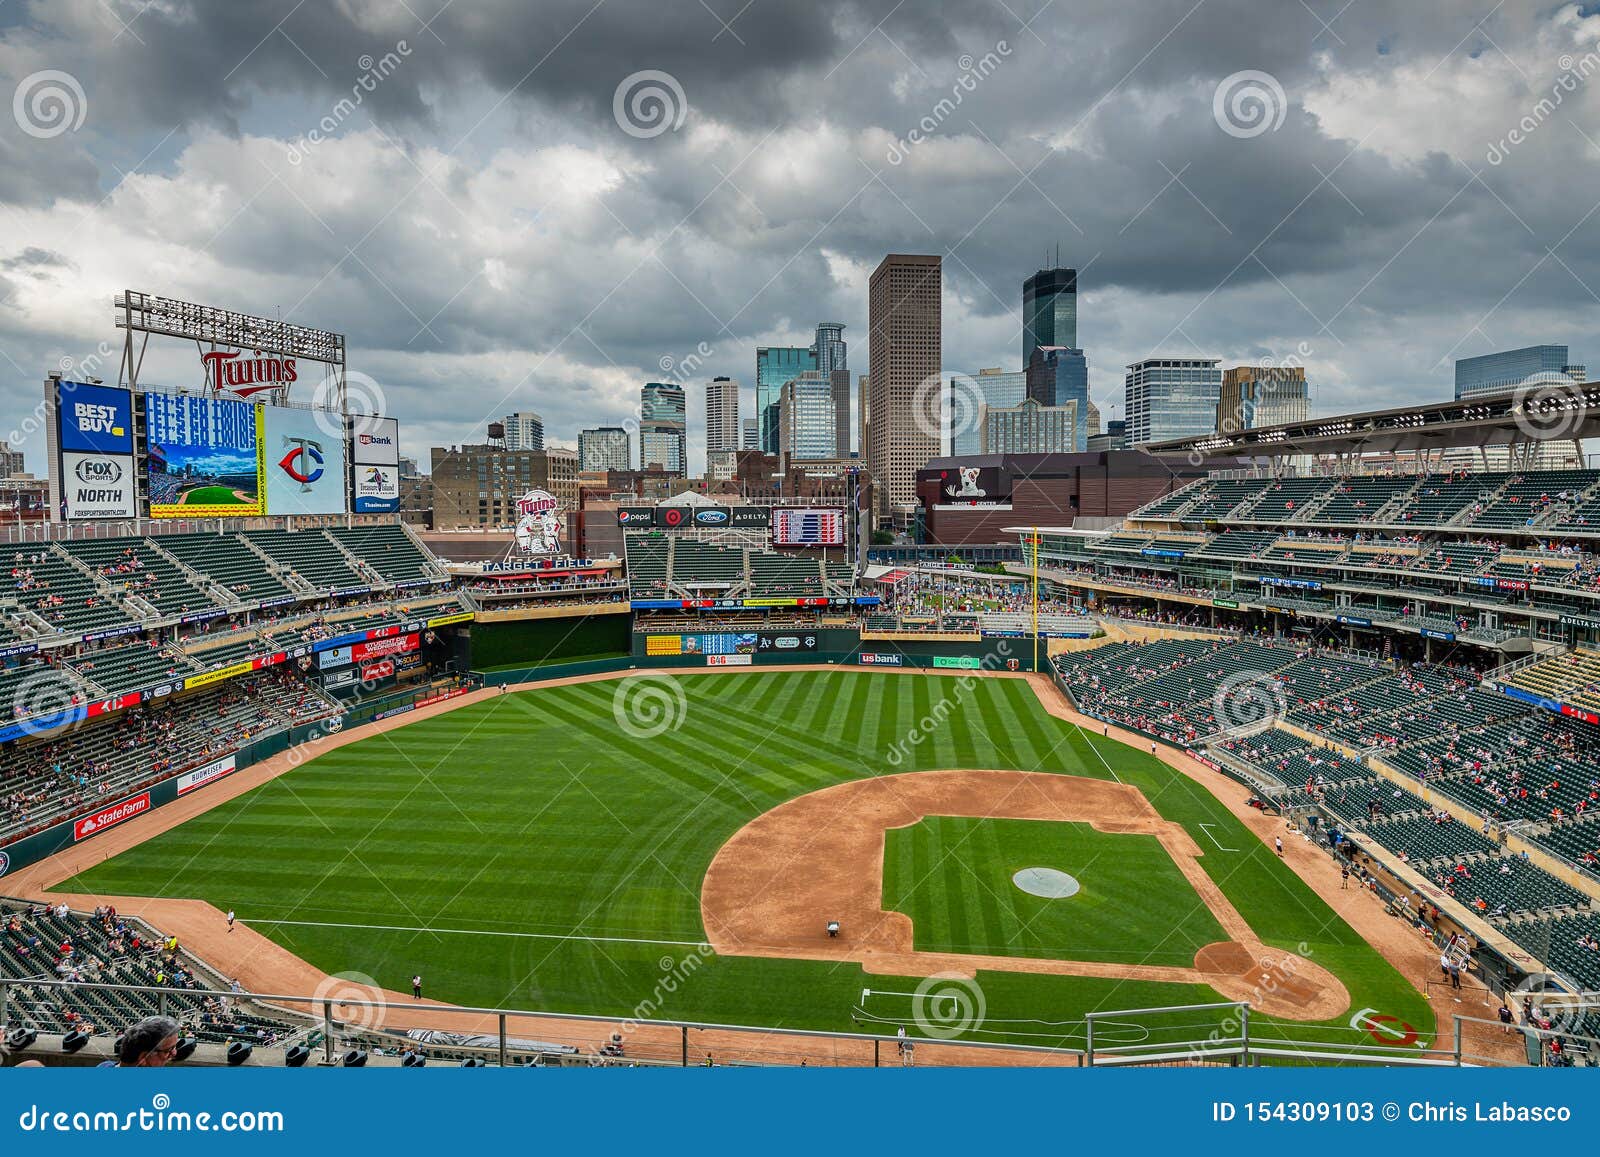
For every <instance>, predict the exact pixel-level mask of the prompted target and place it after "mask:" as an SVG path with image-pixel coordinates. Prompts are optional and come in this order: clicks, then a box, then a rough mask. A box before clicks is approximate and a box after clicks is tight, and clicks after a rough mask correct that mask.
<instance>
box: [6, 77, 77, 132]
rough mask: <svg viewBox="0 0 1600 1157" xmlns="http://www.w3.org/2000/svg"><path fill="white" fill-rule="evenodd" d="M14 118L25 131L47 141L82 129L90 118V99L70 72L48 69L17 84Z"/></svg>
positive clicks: (13, 105)
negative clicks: (85, 120) (87, 118)
mask: <svg viewBox="0 0 1600 1157" xmlns="http://www.w3.org/2000/svg"><path fill="white" fill-rule="evenodd" d="M11 115H12V117H13V118H14V119H15V120H16V122H17V127H18V128H19V129H21V130H22V131H23V132H25V133H27V134H28V135H29V136H30V137H34V138H36V139H38V140H41V141H47V140H50V139H51V138H53V137H59V136H61V135H62V134H63V133H75V132H77V131H78V130H79V129H81V128H82V127H83V122H84V119H85V118H86V117H87V116H88V115H89V98H88V97H87V96H85V95H84V92H83V85H81V84H79V83H78V78H77V77H75V76H73V75H72V74H71V73H70V72H62V71H61V70H60V69H57V68H46V69H44V70H42V71H40V72H35V73H30V74H29V75H27V76H25V77H23V78H22V80H21V81H19V82H18V83H17V88H16V91H15V92H13V93H12V94H11Z"/></svg>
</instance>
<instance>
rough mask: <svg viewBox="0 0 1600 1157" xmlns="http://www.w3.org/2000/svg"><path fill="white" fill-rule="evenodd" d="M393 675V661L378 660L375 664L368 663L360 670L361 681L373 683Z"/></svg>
mask: <svg viewBox="0 0 1600 1157" xmlns="http://www.w3.org/2000/svg"><path fill="white" fill-rule="evenodd" d="M393 674H394V660H393V659H379V660H378V661H377V662H376V663H368V664H367V665H366V666H365V667H362V668H361V681H362V682H363V683H375V682H377V681H378V680H379V679H388V678H389V677H391V676H392V675H393Z"/></svg>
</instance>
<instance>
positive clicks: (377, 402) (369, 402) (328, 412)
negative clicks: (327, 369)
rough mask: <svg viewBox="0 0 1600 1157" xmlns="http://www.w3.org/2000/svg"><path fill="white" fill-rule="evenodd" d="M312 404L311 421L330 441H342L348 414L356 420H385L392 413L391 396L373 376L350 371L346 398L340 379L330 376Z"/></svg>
mask: <svg viewBox="0 0 1600 1157" xmlns="http://www.w3.org/2000/svg"><path fill="white" fill-rule="evenodd" d="M341 403H342V404H341ZM310 404H311V407H312V409H311V418H312V421H314V422H315V423H316V425H317V429H319V430H321V431H322V432H323V433H324V434H326V435H328V437H330V438H337V439H341V440H342V439H343V438H344V436H345V430H344V415H345V414H349V415H350V416H351V417H355V418H379V417H382V416H383V415H384V414H387V413H388V412H389V394H388V391H386V390H385V389H384V388H383V386H382V385H381V384H380V383H379V382H378V380H377V379H376V378H374V377H372V376H371V375H370V374H363V373H360V372H358V371H349V372H346V373H345V375H344V391H343V397H341V396H340V389H339V379H338V378H337V377H335V376H333V375H331V374H329V375H326V376H324V377H323V379H322V380H321V381H319V382H318V383H317V384H316V386H315V387H313V388H312V391H311V402H310Z"/></svg>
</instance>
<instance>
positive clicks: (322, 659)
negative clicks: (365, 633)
mask: <svg viewBox="0 0 1600 1157" xmlns="http://www.w3.org/2000/svg"><path fill="white" fill-rule="evenodd" d="M352 662H354V660H353V659H352V658H351V657H350V648H349V647H333V648H331V649H330V650H327V651H318V652H317V667H318V669H319V670H323V671H326V670H328V669H329V668H331V667H344V666H347V665H349V664H350V663H352Z"/></svg>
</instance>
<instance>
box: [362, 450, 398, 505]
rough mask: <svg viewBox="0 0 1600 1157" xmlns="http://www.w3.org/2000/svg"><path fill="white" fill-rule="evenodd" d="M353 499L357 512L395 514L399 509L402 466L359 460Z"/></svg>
mask: <svg viewBox="0 0 1600 1157" xmlns="http://www.w3.org/2000/svg"><path fill="white" fill-rule="evenodd" d="M352 501H353V504H354V505H353V506H352V509H353V510H354V511H355V512H356V513H357V514H393V513H394V512H395V511H396V510H399V509H400V468H399V467H398V466H378V465H374V464H372V463H368V462H357V463H356V465H355V493H354V494H353V495H352Z"/></svg>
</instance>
